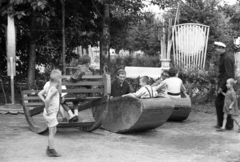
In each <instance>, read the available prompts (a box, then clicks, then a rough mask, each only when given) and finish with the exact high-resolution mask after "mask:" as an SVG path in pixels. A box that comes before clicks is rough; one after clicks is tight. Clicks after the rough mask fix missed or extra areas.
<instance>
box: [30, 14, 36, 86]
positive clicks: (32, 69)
mask: <svg viewBox="0 0 240 162" xmlns="http://www.w3.org/2000/svg"><path fill="white" fill-rule="evenodd" d="M35 20H36V19H35V14H33V16H32V18H31V36H30V55H29V62H28V88H31V89H33V88H34V81H35V66H36V36H35V23H36V22H35Z"/></svg>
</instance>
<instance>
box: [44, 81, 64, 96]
mask: <svg viewBox="0 0 240 162" xmlns="http://www.w3.org/2000/svg"><path fill="white" fill-rule="evenodd" d="M49 87H50V81H48V82H47V83H45V85H44V87H43V90H44V91H45V95H46V94H47V92H48V89H49ZM62 89H67V88H66V86H65V85H62ZM66 94H67V93H62V94H61V96H62V97H63V96H65V95H66Z"/></svg>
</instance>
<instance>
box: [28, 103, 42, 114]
mask: <svg viewBox="0 0 240 162" xmlns="http://www.w3.org/2000/svg"><path fill="white" fill-rule="evenodd" d="M43 109H44V105H43V106H38V107H36V108H33V109H31V110H29V114H30V115H31V116H34V115H37V114H40V113H42V112H43Z"/></svg>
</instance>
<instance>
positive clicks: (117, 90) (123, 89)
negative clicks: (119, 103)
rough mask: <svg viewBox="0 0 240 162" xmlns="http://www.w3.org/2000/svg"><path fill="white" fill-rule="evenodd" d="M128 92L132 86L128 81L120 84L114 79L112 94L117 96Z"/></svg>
mask: <svg viewBox="0 0 240 162" xmlns="http://www.w3.org/2000/svg"><path fill="white" fill-rule="evenodd" d="M128 93H130V87H129V85H128V83H127V82H126V81H124V82H123V84H122V85H120V83H119V82H118V80H117V79H116V80H114V81H112V83H111V96H113V97H117V96H122V95H124V94H128Z"/></svg>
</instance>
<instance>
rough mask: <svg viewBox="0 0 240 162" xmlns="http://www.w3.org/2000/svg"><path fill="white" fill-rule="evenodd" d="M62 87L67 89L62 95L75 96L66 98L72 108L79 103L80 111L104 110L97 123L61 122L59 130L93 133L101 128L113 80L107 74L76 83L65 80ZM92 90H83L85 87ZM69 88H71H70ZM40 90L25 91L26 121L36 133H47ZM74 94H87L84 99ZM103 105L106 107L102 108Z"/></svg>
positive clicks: (84, 77) (23, 99)
mask: <svg viewBox="0 0 240 162" xmlns="http://www.w3.org/2000/svg"><path fill="white" fill-rule="evenodd" d="M62 85H65V86H66V87H67V89H62V93H67V94H73V95H72V96H71V95H70V97H66V98H65V103H67V105H68V106H69V107H70V108H71V107H72V102H73V101H74V102H79V103H81V104H79V107H78V111H83V110H86V109H89V108H92V107H101V108H102V109H104V110H103V111H102V112H103V113H102V114H101V115H100V117H99V119H98V120H95V122H76V123H68V122H59V124H58V126H57V127H59V128H63V127H79V128H80V129H81V130H83V131H93V130H95V129H97V128H99V127H100V126H101V124H102V122H103V120H104V118H105V116H106V114H107V108H108V107H107V106H108V104H107V102H108V98H109V94H110V92H111V79H110V76H109V75H107V74H104V75H91V76H83V77H82V80H81V81H79V82H76V83H72V82H68V81H65V80H64V79H63V82H62ZM86 86H88V87H91V88H83V87H86ZM68 87H69V88H68ZM39 92H40V90H23V91H22V92H21V95H22V106H23V109H24V114H25V117H26V120H27V122H28V124H29V126H30V129H31V130H32V131H34V132H36V133H43V132H45V131H47V130H48V129H47V125H46V123H45V120H44V119H43V117H42V112H43V109H44V103H43V102H42V101H41V99H40V98H39V97H38V95H37V94H38V93H39ZM74 94H86V97H84V98H76V97H74ZM103 103H106V104H104V105H105V107H103V106H102V104H103Z"/></svg>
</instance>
